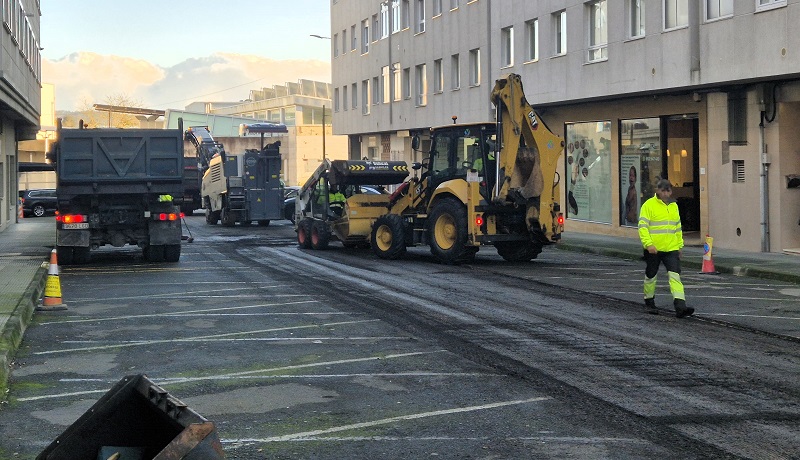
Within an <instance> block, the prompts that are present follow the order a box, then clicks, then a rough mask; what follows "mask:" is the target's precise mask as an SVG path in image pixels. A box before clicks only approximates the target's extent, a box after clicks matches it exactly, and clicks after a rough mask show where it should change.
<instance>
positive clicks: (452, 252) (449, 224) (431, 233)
mask: <svg viewBox="0 0 800 460" xmlns="http://www.w3.org/2000/svg"><path fill="white" fill-rule="evenodd" d="M428 241H429V242H430V245H431V254H433V256H434V257H436V258H437V259H439V261H440V262H442V263H444V264H448V265H450V264H456V263H459V262H460V261H462V260H463V259H464V258H465V256H466V255H467V246H466V245H467V209H466V208H465V207H464V204H462V203H461V202H460V201H458V200H456V199H455V198H451V197H448V198H443V199H442V200H441V201H439V202H437V203H436V204H435V205H434V207H433V210H432V211H431V213H430V217H429V219H428Z"/></svg>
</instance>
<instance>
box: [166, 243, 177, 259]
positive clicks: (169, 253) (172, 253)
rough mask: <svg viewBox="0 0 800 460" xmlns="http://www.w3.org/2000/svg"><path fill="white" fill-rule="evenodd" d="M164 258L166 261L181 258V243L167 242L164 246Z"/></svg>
mask: <svg viewBox="0 0 800 460" xmlns="http://www.w3.org/2000/svg"><path fill="white" fill-rule="evenodd" d="M164 260H166V261H167V262H177V261H179V260H181V245H180V244H168V245H166V246H164Z"/></svg>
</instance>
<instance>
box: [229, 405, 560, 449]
mask: <svg viewBox="0 0 800 460" xmlns="http://www.w3.org/2000/svg"><path fill="white" fill-rule="evenodd" d="M550 399H552V398H550V397H545V396H541V397H538V398H529V399H517V400H514V401H501V402H496V403H491V404H482V405H479V406H467V407H456V408H453V409H442V410H437V411H431V412H420V413H417V414H409V415H401V416H398V417H390V418H385V419H381V420H373V421H371V422H361V423H352V424H350V425H342V426H336V427H332V428H326V429H324V430H313V431H303V432H300V433H293V434H286V435H283V436H273V437H270V438H244V439H225V440H223V441H222V442H225V443H229V444H241V445H246V444H252V443H268V442H284V441H296V440H298V439H307V438H312V437H315V436H320V435H325V434H329V433H339V432H342V431H349V430H358V429H362V428H371V427H374V426H379V425H388V424H390V423H395V422H404V421H408V420H418V419H422V418H429V417H439V416H443V415H451V414H461V413H465V412H476V411H483V410H489V409H496V408H499V407H506V406H517V405H520V404H530V403H534V402H541V401H548V400H550ZM233 447H236V446H233Z"/></svg>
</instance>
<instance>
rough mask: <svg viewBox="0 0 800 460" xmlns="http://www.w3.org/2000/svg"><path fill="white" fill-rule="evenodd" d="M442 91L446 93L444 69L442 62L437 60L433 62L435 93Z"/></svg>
mask: <svg viewBox="0 0 800 460" xmlns="http://www.w3.org/2000/svg"><path fill="white" fill-rule="evenodd" d="M442 91H444V69H443V68H442V60H441V59H436V60H435V61H433V92H434V93H441V92H442Z"/></svg>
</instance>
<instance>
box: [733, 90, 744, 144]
mask: <svg viewBox="0 0 800 460" xmlns="http://www.w3.org/2000/svg"><path fill="white" fill-rule="evenodd" d="M728 144H729V145H747V92H746V91H735V92H731V93H728Z"/></svg>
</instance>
